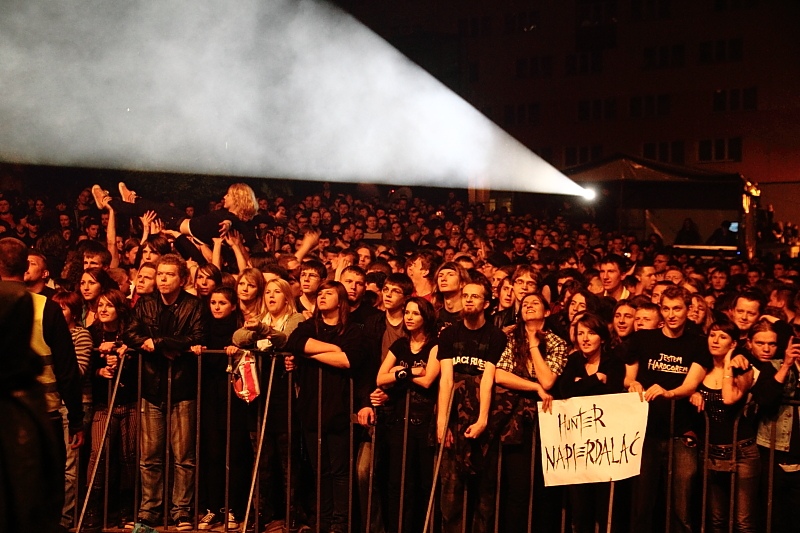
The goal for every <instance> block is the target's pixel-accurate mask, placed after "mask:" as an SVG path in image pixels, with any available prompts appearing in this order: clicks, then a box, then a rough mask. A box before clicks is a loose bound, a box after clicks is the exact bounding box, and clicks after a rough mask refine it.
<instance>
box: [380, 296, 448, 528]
mask: <svg viewBox="0 0 800 533" xmlns="http://www.w3.org/2000/svg"><path fill="white" fill-rule="evenodd" d="M403 332H404V333H405V335H406V336H404V337H402V338H400V339H398V340H397V341H395V342H394V343H393V344H392V346H391V347H390V348H389V352H388V353H387V354H386V358H385V359H384V360H383V363H382V364H381V368H380V370H379V371H378V379H377V383H378V387H381V388H383V389H385V390H386V391H387V392H388V394H389V397H390V398H391V401H392V403H393V404H394V406H395V410H396V412H398V413H399V416H397V417H396V419H395V421H394V423H393V424H392V425H391V427H390V430H389V432H390V434H389V457H390V464H389V468H390V470H389V516H388V522H387V524H386V528H387V531H389V532H392V533H395V532H397V531H399V519H400V500H401V499H402V500H403V502H404V507H403V529H402V531H421V530H422V527H423V525H424V516H425V509H426V505H427V503H428V499H427V498H428V495H429V494H430V492H431V486H432V484H433V455H434V454H433V447H432V446H431V445H430V442H429V435H430V428H431V423H432V421H433V413H434V408H435V407H436V400H437V398H438V395H439V392H438V386H437V384H436V383H437V381H436V380H437V378H438V377H439V361H438V359H437V355H438V353H439V347H438V345H437V335H436V311H435V310H434V308H433V305H431V304H430V303H429V302H428V301H427V300H425V299H424V298H420V297H419V296H414V297H412V298H410V299H409V300H408V301H407V302H406V304H405V309H404V312H403ZM407 396H408V398H407ZM406 401H408V412H406V410H405V406H406ZM406 426H407V427H408V433H407V444H406V462H405V464H403V462H402V460H401V457H402V454H403V436H404V433H405V428H406ZM408 465H413V467H412V468H408ZM403 468H405V487H404V489H403V491H402V494H401V488H400V485H401V478H402V477H403Z"/></svg>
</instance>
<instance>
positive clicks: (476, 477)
mask: <svg viewBox="0 0 800 533" xmlns="http://www.w3.org/2000/svg"><path fill="white" fill-rule="evenodd" d="M483 281H484V283H467V284H466V285H464V287H463V289H462V290H461V303H462V311H461V316H462V320H461V321H459V322H456V323H455V324H453V325H451V326H449V327H447V328H445V329H444V330H443V331H442V333H441V335H440V336H439V356H438V358H439V361H440V362H441V367H442V370H441V372H442V374H441V381H440V386H439V417H438V421H437V436H438V439H439V442H440V443H441V444H442V446H445V450H444V452H445V453H444V454H443V456H442V466H441V469H440V472H441V476H442V498H441V509H442V531H443V532H445V533H450V532H460V531H463V530H462V519H463V506H464V504H465V502H464V487H465V486H467V487H468V489H469V490H472V491H473V492H477V495H476V496H477V499H476V505H475V509H474V516H473V519H472V529H471V530H472V531H473V532H474V533H478V532H483V531H491V530H492V528H493V527H494V523H493V515H494V503H495V502H494V498H495V492H496V489H497V478H496V470H497V469H496V465H493V464H492V463H493V462H494V461H496V460H497V448H496V445H497V442H496V439H495V435H491V434H489V432H485V430H486V428H487V425H488V423H489V408H490V404H491V402H492V390H493V386H494V372H495V365H496V364H497V362H498V361H499V360H500V356H501V355H502V353H503V350H504V349H505V347H506V336H505V334H504V333H503V331H502V330H501V329H499V328H497V327H495V326H494V325H493V324H491V323H488V322H486V318H485V314H484V312H485V311H486V309H487V308H488V307H489V301H490V299H491V296H492V286H491V284H490V283H489V282H488V280H486V279H485V278H484V280H483ZM451 391H452V393H453V395H452V404H450V398H451ZM448 405H450V409H449V410H448ZM468 521H469V518H468Z"/></svg>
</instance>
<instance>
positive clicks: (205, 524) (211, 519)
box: [197, 511, 222, 531]
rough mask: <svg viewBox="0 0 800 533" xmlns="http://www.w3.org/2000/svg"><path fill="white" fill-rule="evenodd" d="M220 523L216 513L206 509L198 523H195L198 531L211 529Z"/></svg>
mask: <svg viewBox="0 0 800 533" xmlns="http://www.w3.org/2000/svg"><path fill="white" fill-rule="evenodd" d="M221 525H222V518H221V517H220V516H219V515H218V514H217V513H212V512H211V511H206V514H205V516H204V517H203V518H201V519H200V523H199V524H197V529H199V530H200V531H211V530H213V529H214V528H215V527H216V526H221Z"/></svg>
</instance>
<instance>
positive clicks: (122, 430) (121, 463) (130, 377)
mask: <svg viewBox="0 0 800 533" xmlns="http://www.w3.org/2000/svg"><path fill="white" fill-rule="evenodd" d="M130 319H131V308H130V304H129V303H128V299H127V298H126V297H125V295H124V294H122V292H120V291H119V290H117V289H110V290H106V291H103V292H102V293H101V294H100V295H99V296H98V297H97V320H96V321H95V322H94V323H93V324H92V325H91V326H90V327H89V332H90V333H91V334H92V341H93V345H94V348H95V351H93V352H92V358H91V362H90V372H91V379H92V403H93V406H94V416H93V419H92V451H91V456H90V459H89V469H88V472H89V473H91V472H92V469H93V468H94V465H95V463H97V465H98V466H97V477H96V478H95V481H94V484H93V485H92V486H91V487H90V490H91V493H90V497H89V507H88V510H87V517H86V522H85V527H84V530H85V531H100V528H101V526H102V524H101V519H102V512H101V505H100V504H101V502H102V494H103V484H104V481H105V472H106V464H105V459H106V454H105V453H104V451H103V450H102V449H101V448H100V442H101V440H102V438H103V430H104V429H105V426H106V423H107V421H108V419H109V417H110V418H111V421H110V425H109V429H108V433H107V435H106V440H107V442H106V446H108V448H109V449H110V450H116V449H118V450H119V455H118V456H117V457H116V458H114V460H112V461H111V464H110V470H111V474H112V480H113V481H112V480H109V484H110V485H111V486H114V487H115V490H113V491H111V492H110V493H109V494H112V495H113V496H118V499H116V501H115V500H112V501H109V502H108V505H109V508H112V507H116V508H118V510H119V514H118V516H119V521H120V526H125V525H131V526H132V524H133V523H132V518H133V488H134V479H135V476H136V431H137V430H136V423H137V416H136V401H137V397H138V395H137V391H136V387H137V380H138V378H137V367H136V364H135V363H134V362H130V361H127V358H126V359H124V360H122V361H121V360H120V358H121V357H123V356H125V355H126V354H127V351H128V347H127V346H126V345H125V344H123V342H122V336H123V334H124V332H125V330H126V329H127V327H128V324H129V323H130ZM119 372H121V373H122V374H121V376H120V378H119V385H118V386H117V395H116V398H115V400H114V405H113V406H111V405H110V399H111V394H112V387H113V383H114V381H115V379H116V376H117V373H119Z"/></svg>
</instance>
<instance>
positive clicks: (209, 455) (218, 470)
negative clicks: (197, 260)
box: [191, 267, 253, 529]
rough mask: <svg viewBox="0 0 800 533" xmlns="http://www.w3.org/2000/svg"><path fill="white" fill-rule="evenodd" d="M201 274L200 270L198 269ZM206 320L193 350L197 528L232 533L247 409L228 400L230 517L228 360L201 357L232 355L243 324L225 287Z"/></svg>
mask: <svg viewBox="0 0 800 533" xmlns="http://www.w3.org/2000/svg"><path fill="white" fill-rule="evenodd" d="M201 268H202V267H201ZM207 298H208V310H209V312H210V315H211V317H210V319H209V320H208V323H207V328H206V331H205V337H204V339H203V345H202V346H192V347H191V350H192V352H194V353H195V354H196V355H199V356H201V357H202V359H201V367H202V380H201V389H200V390H201V393H200V438H201V441H200V442H201V445H200V479H202V480H204V481H203V483H202V485H201V486H200V505H201V509H202V508H205V509H207V511H206V513H205V515H204V516H203V517H202V518H201V519H200V524H199V525H198V527H199V528H201V529H212V528H214V527H217V526H219V525H221V524H222V521H223V520H226V519H227V521H228V528H229V529H236V528H237V527H238V526H239V522H240V521H241V520H242V519H243V517H244V512H245V505H246V501H247V490H248V484H247V480H248V479H249V473H250V466H251V464H252V457H253V454H252V450H251V446H250V433H249V431H248V428H247V411H248V409H247V404H246V403H245V402H243V401H242V400H240V399H239V398H237V397H236V395H235V394H232V393H231V394H230V396H231V404H230V456H229V458H230V463H229V464H230V473H229V502H228V503H229V511H228V515H227V516H226V515H225V513H224V509H223V507H224V505H225V446H226V444H225V440H226V431H227V422H228V409H227V405H228V394H229V392H228V389H229V388H230V386H231V384H230V374H229V373H228V370H227V368H228V355H222V354H209V353H203V352H205V350H226V349H227V350H228V352H229V353H231V354H233V353H234V352H235V351H236V350H235V349H229V347H231V346H232V344H233V341H232V337H233V333H234V332H235V331H236V329H237V328H239V327H240V326H241V325H242V323H243V319H242V313H241V311H240V310H239V305H238V303H239V302H238V301H237V298H236V293H235V292H234V291H233V289H231V288H228V287H216V288H215V289H213V290H212V291H211V292H210V293H209V294H208V296H207Z"/></svg>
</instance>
